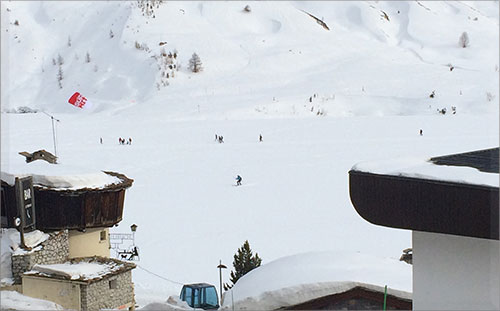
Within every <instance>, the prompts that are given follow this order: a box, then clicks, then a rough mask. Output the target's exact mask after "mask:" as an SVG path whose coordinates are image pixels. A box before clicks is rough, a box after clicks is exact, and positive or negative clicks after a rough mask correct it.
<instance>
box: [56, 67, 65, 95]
mask: <svg viewBox="0 0 500 311" xmlns="http://www.w3.org/2000/svg"><path fill="white" fill-rule="evenodd" d="M63 78H64V77H63V70H62V66H61V65H59V70H58V71H57V83H58V84H59V88H60V89H62V88H63V86H62V82H61V81H62V79H63Z"/></svg>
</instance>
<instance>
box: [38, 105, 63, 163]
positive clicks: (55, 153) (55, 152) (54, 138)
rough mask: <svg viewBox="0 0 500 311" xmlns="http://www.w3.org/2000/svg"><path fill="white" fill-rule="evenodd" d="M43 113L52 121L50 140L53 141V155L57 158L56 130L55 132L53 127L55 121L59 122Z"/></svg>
mask: <svg viewBox="0 0 500 311" xmlns="http://www.w3.org/2000/svg"><path fill="white" fill-rule="evenodd" d="M42 112H43V113H45V114H46V115H48V116H49V117H50V119H51V121H52V139H53V141H54V155H55V156H56V157H57V147H56V130H55V127H54V120H56V121H57V122H60V121H59V120H58V119H56V118H54V116H52V115H50V114H48V113H46V112H45V111H42Z"/></svg>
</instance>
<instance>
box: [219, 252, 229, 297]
mask: <svg viewBox="0 0 500 311" xmlns="http://www.w3.org/2000/svg"><path fill="white" fill-rule="evenodd" d="M217 268H219V284H220V285H219V286H220V287H219V291H220V293H219V294H220V301H221V303H222V269H227V267H226V266H224V265H223V264H222V260H219V265H218V266H217Z"/></svg>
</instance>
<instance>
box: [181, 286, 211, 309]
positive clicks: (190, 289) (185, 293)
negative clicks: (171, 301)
mask: <svg viewBox="0 0 500 311" xmlns="http://www.w3.org/2000/svg"><path fill="white" fill-rule="evenodd" d="M180 298H181V300H182V301H185V302H186V303H187V304H188V305H189V306H190V307H191V308H201V309H204V310H215V309H218V308H219V299H218V296H217V290H216V289H215V286H213V285H210V284H207V283H196V284H186V285H184V286H183V287H182V290H181V297H180Z"/></svg>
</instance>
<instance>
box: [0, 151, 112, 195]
mask: <svg viewBox="0 0 500 311" xmlns="http://www.w3.org/2000/svg"><path fill="white" fill-rule="evenodd" d="M9 160H10V161H9V162H8V163H2V172H1V178H2V180H3V181H5V182H7V183H8V184H9V185H14V184H15V178H16V177H24V176H30V175H31V176H33V184H35V185H39V186H43V187H49V188H56V189H58V190H77V189H82V188H91V189H102V188H104V187H106V186H108V185H113V184H119V183H120V182H121V180H120V179H119V178H118V177H115V176H111V175H109V174H106V173H104V172H96V173H89V172H88V168H85V167H78V166H73V165H66V164H62V163H61V164H51V163H48V162H46V161H43V160H37V161H33V162H30V163H26V161H25V160H24V158H23V157H21V156H20V155H16V156H15V157H11V158H10V159H9Z"/></svg>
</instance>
